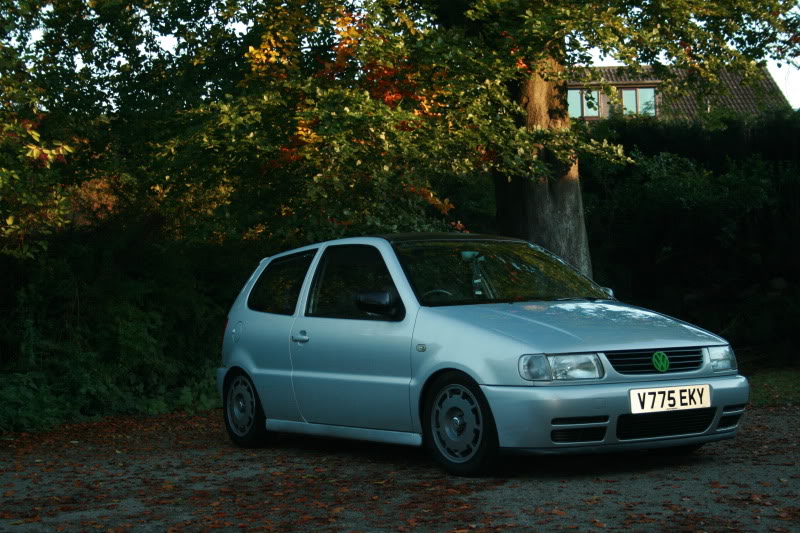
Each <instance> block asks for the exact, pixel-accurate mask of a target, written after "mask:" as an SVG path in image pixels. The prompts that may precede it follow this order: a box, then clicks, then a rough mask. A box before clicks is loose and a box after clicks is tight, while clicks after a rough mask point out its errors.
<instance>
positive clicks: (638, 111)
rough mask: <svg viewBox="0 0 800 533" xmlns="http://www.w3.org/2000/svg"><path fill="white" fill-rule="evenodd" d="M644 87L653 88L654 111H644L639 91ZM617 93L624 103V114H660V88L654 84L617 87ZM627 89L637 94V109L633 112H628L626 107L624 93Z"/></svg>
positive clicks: (653, 115) (648, 115) (645, 115)
mask: <svg viewBox="0 0 800 533" xmlns="http://www.w3.org/2000/svg"><path fill="white" fill-rule="evenodd" d="M642 89H652V91H653V112H652V113H643V112H642V100H641V97H640V96H639V91H641V90H642ZM617 91H618V92H617V94H618V96H619V101H620V103H621V105H622V109H621V110H622V114H623V116H631V115H634V116H635V115H641V116H644V117H655V116H658V89H657V87H655V86H654V85H642V86H635V87H617ZM625 91H633V93H634V95H635V101H636V111H634V112H633V113H628V112H627V110H626V109H625V103H624V93H625Z"/></svg>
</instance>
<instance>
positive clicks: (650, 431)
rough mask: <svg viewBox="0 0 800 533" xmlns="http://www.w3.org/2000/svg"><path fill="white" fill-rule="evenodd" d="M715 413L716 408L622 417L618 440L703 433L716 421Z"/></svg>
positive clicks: (620, 418)
mask: <svg viewBox="0 0 800 533" xmlns="http://www.w3.org/2000/svg"><path fill="white" fill-rule="evenodd" d="M715 411H716V408H714V407H706V408H703V409H687V410H684V411H666V412H663V413H645V414H638V415H621V416H620V417H619V418H618V419H617V438H618V439H619V440H630V439H646V438H650V437H669V436H674V435H691V434H694V433H703V432H704V431H706V430H707V429H708V426H710V425H711V422H712V421H713V420H714V414H715Z"/></svg>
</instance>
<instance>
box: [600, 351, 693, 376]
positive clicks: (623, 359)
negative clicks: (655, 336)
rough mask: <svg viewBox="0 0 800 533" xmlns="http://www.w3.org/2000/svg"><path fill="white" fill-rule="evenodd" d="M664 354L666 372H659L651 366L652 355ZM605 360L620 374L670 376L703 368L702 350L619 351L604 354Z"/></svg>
mask: <svg viewBox="0 0 800 533" xmlns="http://www.w3.org/2000/svg"><path fill="white" fill-rule="evenodd" d="M656 352H664V353H665V354H666V355H667V359H669V368H668V369H667V370H666V372H659V371H658V370H656V368H655V366H653V354H654V353H656ZM605 355H606V359H608V362H609V363H611V366H612V367H614V370H616V371H617V372H619V373H620V374H662V373H663V374H672V373H675V372H688V371H690V370H697V369H698V368H700V367H701V366H703V349H702V348H668V349H666V350H658V349H652V350H619V351H614V352H605Z"/></svg>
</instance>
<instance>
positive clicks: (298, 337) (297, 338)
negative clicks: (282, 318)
mask: <svg viewBox="0 0 800 533" xmlns="http://www.w3.org/2000/svg"><path fill="white" fill-rule="evenodd" d="M292 340H293V341H294V342H308V335H306V332H305V330H303V331H299V332H297V333H294V334H292Z"/></svg>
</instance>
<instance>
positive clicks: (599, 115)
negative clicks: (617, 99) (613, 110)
mask: <svg viewBox="0 0 800 533" xmlns="http://www.w3.org/2000/svg"><path fill="white" fill-rule="evenodd" d="M569 91H578V94H579V96H580V105H581V113H580V115H575V116H573V115H572V114H571V113H570V114H569V118H580V119H584V120H597V119H599V118H603V110H602V107H601V105H600V94H601V93H600V90H599V89H585V88H579V87H574V88H567V112H569ZM586 93H593V94H596V95H597V97H596V98H594V101H595V105H596V107H597V109H596V110H592V111H596V112H597V114H596V115H587V114H586V109H587V107H586Z"/></svg>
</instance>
